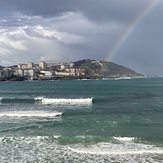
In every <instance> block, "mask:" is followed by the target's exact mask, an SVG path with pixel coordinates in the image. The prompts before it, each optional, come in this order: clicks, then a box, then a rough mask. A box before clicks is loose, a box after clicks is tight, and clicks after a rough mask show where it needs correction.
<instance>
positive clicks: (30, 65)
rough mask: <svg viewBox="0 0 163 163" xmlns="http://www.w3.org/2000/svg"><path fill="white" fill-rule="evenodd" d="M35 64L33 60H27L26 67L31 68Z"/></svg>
mask: <svg viewBox="0 0 163 163" xmlns="http://www.w3.org/2000/svg"><path fill="white" fill-rule="evenodd" d="M34 66H35V64H34V63H33V62H28V64H27V67H28V69H30V68H33V67H34Z"/></svg>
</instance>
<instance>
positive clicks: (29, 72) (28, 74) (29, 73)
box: [24, 69, 36, 77]
mask: <svg viewBox="0 0 163 163" xmlns="http://www.w3.org/2000/svg"><path fill="white" fill-rule="evenodd" d="M35 75H36V72H35V69H26V70H24V76H26V77H34V76H35Z"/></svg>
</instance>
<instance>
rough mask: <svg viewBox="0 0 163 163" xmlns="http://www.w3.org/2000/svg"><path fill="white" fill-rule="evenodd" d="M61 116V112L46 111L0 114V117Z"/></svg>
mask: <svg viewBox="0 0 163 163" xmlns="http://www.w3.org/2000/svg"><path fill="white" fill-rule="evenodd" d="M60 115H62V112H46V111H6V112H0V117H4V116H6V117H56V116H60Z"/></svg>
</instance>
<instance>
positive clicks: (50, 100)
mask: <svg viewBox="0 0 163 163" xmlns="http://www.w3.org/2000/svg"><path fill="white" fill-rule="evenodd" d="M35 100H36V101H37V100H38V101H41V102H42V104H91V103H92V102H93V97H92V98H76V99H68V98H40V97H38V98H35Z"/></svg>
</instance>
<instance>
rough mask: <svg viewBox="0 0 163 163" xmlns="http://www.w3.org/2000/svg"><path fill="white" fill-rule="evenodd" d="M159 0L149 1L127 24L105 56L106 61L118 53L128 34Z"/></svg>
mask: <svg viewBox="0 0 163 163" xmlns="http://www.w3.org/2000/svg"><path fill="white" fill-rule="evenodd" d="M159 1H160V0H151V1H150V2H149V3H148V5H147V6H146V7H145V8H144V9H143V10H142V11H141V12H140V14H139V15H138V16H136V18H135V19H134V20H133V21H132V22H131V23H130V24H129V26H128V27H127V28H126V30H125V31H124V32H123V34H122V35H121V36H120V37H119V39H118V40H117V41H116V43H115V44H114V46H113V48H112V49H111V51H110V52H109V54H108V55H107V58H106V59H107V60H108V61H110V60H111V59H112V57H113V56H114V55H115V54H116V53H117V52H118V50H119V49H120V48H121V46H122V45H123V44H124V43H125V41H126V40H127V38H128V37H129V36H130V34H131V33H132V32H133V31H134V29H135V28H136V27H137V26H138V24H139V23H140V22H141V21H142V20H143V19H144V17H145V16H146V15H147V14H148V13H149V12H150V11H151V10H152V9H153V8H154V7H155V6H156V5H157V4H158V3H159Z"/></svg>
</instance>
